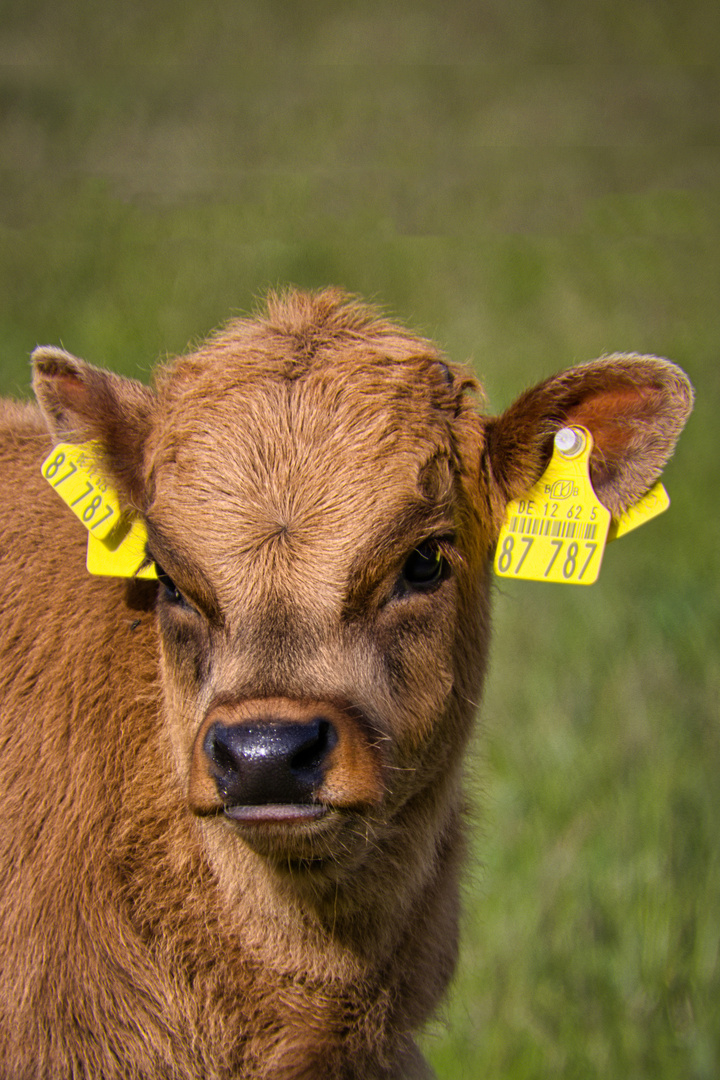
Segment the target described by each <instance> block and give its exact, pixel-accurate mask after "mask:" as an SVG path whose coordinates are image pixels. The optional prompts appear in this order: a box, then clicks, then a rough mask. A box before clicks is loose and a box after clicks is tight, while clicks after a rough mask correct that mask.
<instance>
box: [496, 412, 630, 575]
mask: <svg viewBox="0 0 720 1080" xmlns="http://www.w3.org/2000/svg"><path fill="white" fill-rule="evenodd" d="M592 446H593V442H592V436H591V434H590V432H589V431H587V430H586V429H585V428H581V427H571V428H570V427H568V428H562V429H561V430H560V431H558V432H557V434H556V436H555V443H554V447H553V455H552V458H551V459H550V462H549V464H548V467H547V469H546V470H545V472H544V473H543V475H542V476H541V477H540V479H539V480H538V482H537V483H536V484H535V486H534V487H532V488H531V489H530V491H528V493H527V495H525V496H524V497H523V498H522V499H514V500H513V501H512V502H510V503H508V506H507V509H506V512H505V519H504V521H503V526H502V528H501V530H500V536H499V538H498V544H497V550H496V552H495V563H494V567H495V573H496V574H498V575H499V576H500V577H510V578H520V579H522V580H524V581H552V582H557V583H559V584H563V585H592V584H593V582H595V581H597V578H598V574H599V573H600V564H601V562H602V557H603V552H604V550H605V544H606V542H607V535H608V528H609V526H610V511H609V510H608V509H607V508H606V507H604V506H603V504H602V503H601V502H600V500H599V499H598V497H597V495H596V494H595V492H594V490H593V486H592V484H591V483H590V474H589V461H590V452H591V450H592Z"/></svg>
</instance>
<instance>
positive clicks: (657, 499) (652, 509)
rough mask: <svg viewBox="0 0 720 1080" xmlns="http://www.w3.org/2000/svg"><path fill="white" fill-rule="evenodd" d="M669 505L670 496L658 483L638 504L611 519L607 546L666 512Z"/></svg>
mask: <svg viewBox="0 0 720 1080" xmlns="http://www.w3.org/2000/svg"><path fill="white" fill-rule="evenodd" d="M669 505H670V496H669V495H668V493H667V491H666V490H665V488H664V487H663V486H662V484H661V483H660V481H658V482H657V484H655V486H654V487H651V488H650V490H649V491H648V492H646V494H645V495H643V497H642V499H640V500H639V502H636V503H635V505H634V506H631V507H630V509H629V510H626V511H625V513H624V514H621V515H620V517H617V518H615V517H614V518H613V519H612V521H611V522H610V531H609V533H608V544H609V543H610V541H611V540H619V539H620V537H621V536H625V534H626V533H629V532H632V530H633V529H637V527H638V526H639V525H644V524H645V522H646V521H651V520H652V519H653V518H654V517H657V516H658V514H662V513H663V511H665V510H667V508H668V506H669Z"/></svg>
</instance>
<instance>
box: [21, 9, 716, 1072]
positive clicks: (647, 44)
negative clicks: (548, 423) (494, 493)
mask: <svg viewBox="0 0 720 1080" xmlns="http://www.w3.org/2000/svg"><path fill="white" fill-rule="evenodd" d="M719 21H720V8H718V5H717V2H716V0H632V2H631V3H628V2H627V0H587V2H585V3H578V2H577V0H575V2H574V3H570V2H569V0H525V2H521V0H487V2H476V3H470V2H465V0H445V2H444V3H441V2H430V0H417V2H410V0H394V2H392V3H382V2H380V0H334V2H331V0H313V3H312V4H305V3H302V2H297V0H236V2H232V0H206V2H203V3H199V2H196V3H194V4H189V3H185V2H183V0H173V2H172V3H171V2H170V0H152V3H148V2H143V3H141V2H139V0H120V2H117V3H107V4H98V3H96V2H95V0H92V2H90V0H68V2H66V3H57V2H54V3H50V2H49V0H4V3H3V5H2V8H1V9H0V382H1V385H2V389H3V391H5V392H8V393H13V394H20V395H23V394H26V393H27V392H28V356H29V353H30V351H31V350H32V348H33V347H34V346H35V344H37V343H46V342H47V343H62V344H63V345H64V346H65V347H66V348H68V349H70V350H72V351H74V352H76V353H78V354H80V355H82V356H84V357H85V358H86V359H88V360H90V361H92V362H95V363H100V364H105V365H108V366H111V367H113V368H115V369H116V370H119V371H123V372H126V373H132V374H135V375H139V376H140V377H142V378H145V377H147V376H148V373H149V371H150V369H151V367H152V364H153V362H154V360H155V359H156V358H157V357H158V356H162V355H165V354H166V353H171V352H174V351H178V350H181V349H183V348H184V347H185V345H186V343H187V342H188V340H190V339H192V338H197V337H199V336H201V335H203V334H205V333H206V332H207V331H209V330H210V329H211V328H213V327H215V326H217V325H218V324H219V323H220V322H222V321H223V320H224V319H225V318H227V317H228V316H229V315H231V314H233V313H238V312H241V311H246V310H247V309H248V308H251V307H252V306H253V304H254V303H255V301H256V299H257V297H259V296H261V295H262V293H263V292H264V291H265V290H266V289H267V288H268V287H269V286H273V285H278V284H284V283H288V282H292V283H294V284H297V285H301V286H310V287H315V286H320V285H324V284H328V283H334V284H339V285H342V286H345V287H346V288H348V289H350V290H352V291H357V292H360V293H362V294H364V295H365V296H367V297H369V298H371V299H374V300H377V301H378V302H379V303H381V304H383V305H384V306H385V307H386V308H387V309H389V310H390V311H391V312H393V313H395V314H397V315H398V316H399V317H400V318H402V319H403V320H405V321H406V322H407V323H409V324H410V325H411V326H413V327H415V328H417V329H419V330H421V331H423V332H425V333H426V334H428V335H430V336H432V337H434V338H435V339H436V340H437V341H439V342H440V344H441V345H442V346H443V348H444V349H445V350H446V351H447V353H448V354H449V355H450V356H451V357H452V358H453V359H457V360H461V361H464V360H469V361H470V362H471V363H472V364H473V365H474V367H475V370H476V371H477V373H478V374H479V375H480V377H481V378H482V379H483V381H484V383H485V386H486V388H487V393H488V397H489V402H490V407H491V408H492V409H500V408H502V407H504V406H505V405H507V404H509V402H510V401H511V400H512V398H513V397H514V396H515V395H516V394H517V393H519V392H520V390H522V389H523V388H524V387H526V386H527V385H529V384H531V383H532V382H533V381H535V380H537V379H539V378H541V377H543V376H544V375H546V374H549V373H550V372H551V371H555V370H558V369H560V368H562V367H565V366H568V365H570V364H573V363H576V362H579V361H582V360H585V359H590V358H592V357H594V356H597V355H600V354H602V353H604V352H609V351H614V350H627V351H629V350H638V351H647V352H653V353H657V354H660V355H665V356H669V357H671V358H673V359H675V360H677V361H678V362H679V363H680V364H681V365H682V366H683V367H684V368H685V369H686V370H687V371H688V373H689V375H690V377H691V378H692V380H693V382H694V384H695V386H696V389H697V407H696V411H695V413H694V415H693V417H692V419H691V421H690V424H689V426H688V428H687V430H686V433H685V434H684V436H683V438H682V439H681V441H680V445H679V449H678V451H677V454H676V456H675V458H674V459H673V461H672V462H671V464H670V465H669V467H668V469H667V470H666V474H665V481H666V486H667V487H668V489H669V491H670V494H671V498H672V500H673V505H672V507H671V509H670V511H669V512H668V513H667V514H666V515H664V516H663V517H662V518H660V519H658V520H657V521H656V522H654V523H652V524H650V525H648V526H646V527H645V528H643V529H641V530H639V531H638V532H636V533H633V534H632V535H631V536H629V537H627V539H624V540H622V541H621V542H620V543H618V544H615V545H613V546H612V547H611V548H609V549H608V552H607V554H606V558H605V564H604V567H603V572H602V575H601V577H600V581H599V582H598V584H596V585H595V586H593V587H592V588H591V589H578V588H565V587H562V586H542V585H530V584H528V585H521V584H518V583H510V584H507V583H502V584H499V585H498V588H497V597H496V618H495V622H496V635H495V644H494V649H493V664H492V672H491V676H490V679H489V683H488V687H487V693H486V698H485V705H484V711H483V722H482V726H481V732H480V737H479V739H478V741H477V748H476V750H475V752H474V756H473V760H472V762H471V765H470V768H469V777H470V781H471V786H472V788H473V790H474V793H475V796H476V821H475V825H474V829H473V847H472V862H471V866H470V872H469V875H468V879H467V887H466V890H465V901H466V915H465V920H464V938H463V943H464V944H463V952H462V962H461V965H460V969H459V972H458V977H457V980H456V983H455V986H454V990H453V993H452V995H451V997H450V1000H449V1002H448V1005H447V1007H446V1009H445V1010H444V1013H443V1015H442V1017H441V1018H440V1020H439V1021H438V1022H437V1023H435V1024H434V1025H433V1026H432V1027H431V1029H430V1031H429V1032H428V1034H427V1036H426V1039H425V1045H426V1049H427V1052H428V1054H429V1056H430V1058H431V1060H432V1061H433V1063H434V1065H435V1067H436V1069H437V1072H438V1074H439V1076H440V1077H441V1078H443V1080H451V1078H469V1080H475V1078H478V1077H482V1078H491V1080H540V1078H546V1077H553V1078H563V1080H565V1078H567V1080H571V1078H572V1080H590V1078H594V1077H597V1078H603V1080H608V1078H618V1080H635V1078H638V1080H639V1078H643V1080H644V1078H647V1080H660V1078H661V1080H670V1078H673V1080H675V1078H676V1080H695V1078H696V1080H716V1078H717V1077H718V1076H719V1075H720V1037H719V1033H720V979H719V962H720V957H719V937H720V863H719V859H718V835H719V832H720V783H719V782H718V776H719V774H720V745H719V742H720V740H719V735H718V698H719V694H718V691H719V689H720V679H719V671H720V664H719V661H718V623H719V617H718V614H719V607H718V580H719V577H720V574H719V565H718V564H719V555H718V552H719V550H720V544H719V543H718V540H719V535H718V526H719V515H718V513H717V510H716V503H717V499H718V490H719V487H718V416H719V415H720V412H719V410H720V385H719V383H720V376H719V368H718V322H719V319H718V309H719V306H720V304H719V301H720V289H719V286H720V216H719V214H718V210H719V209H720V168H719V167H720V145H719V141H718V137H719V135H720V108H719V107H718V100H719V99H720V65H719V63H718V58H719V56H720V53H719V52H718V49H719V45H720V34H719V33H718V31H719V29H720V27H719Z"/></svg>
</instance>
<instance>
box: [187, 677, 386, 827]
mask: <svg viewBox="0 0 720 1080" xmlns="http://www.w3.org/2000/svg"><path fill="white" fill-rule="evenodd" d="M381 796H382V783H381V767H380V762H379V758H378V753H377V750H376V748H375V746H374V743H373V740H372V738H371V736H370V733H369V731H368V730H367V726H366V724H365V723H364V722H363V720H362V717H361V716H360V714H359V713H358V712H357V711H355V710H352V709H349V708H347V709H343V708H340V707H338V706H337V705H335V704H332V703H330V702H298V701H293V700H290V699H287V700H286V699H281V698H273V699H256V700H246V701H240V702H231V703H225V702H223V703H220V704H216V705H214V706H213V707H212V708H211V709H210V710H209V711H208V713H207V715H206V716H205V719H204V721H203V723H202V724H201V726H200V729H199V731H198V733H197V735H196V738H195V742H194V746H193V751H192V760H191V768H190V786H189V800H190V805H191V806H192V808H193V809H194V810H195V811H196V812H198V813H213V812H218V811H221V810H222V811H224V812H225V814H226V815H227V816H228V817H229V818H232V819H233V820H235V821H239V822H240V821H248V822H258V821H263V820H267V821H277V822H288V821H303V820H313V819H314V818H318V817H322V816H324V815H325V814H326V813H327V812H328V810H330V809H333V808H347V807H358V806H362V805H367V804H372V803H376V802H378V801H379V800H380V798H381Z"/></svg>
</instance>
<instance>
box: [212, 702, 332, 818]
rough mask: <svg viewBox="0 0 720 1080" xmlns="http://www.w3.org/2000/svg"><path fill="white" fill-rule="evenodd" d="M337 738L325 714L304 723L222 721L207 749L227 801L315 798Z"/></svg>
mask: <svg viewBox="0 0 720 1080" xmlns="http://www.w3.org/2000/svg"><path fill="white" fill-rule="evenodd" d="M336 743H337V733H336V731H335V728H334V727H333V725H332V724H331V723H330V721H329V720H326V719H325V718H324V717H316V718H313V719H312V720H310V721H309V722H308V723H302V724H290V723H287V724H284V723H274V722H272V721H269V722H266V721H263V722H257V723H245V724H227V725H226V724H223V723H221V722H220V721H216V722H215V723H214V724H211V726H210V727H209V728H208V730H207V733H206V735H205V739H204V741H203V750H204V752H205V754H206V756H207V758H208V761H209V763H210V772H211V774H212V776H213V778H214V780H215V784H216V786H217V790H218V795H219V796H220V798H221V799H222V800H223V802H224V803H225V805H226V806H262V805H265V804H283V803H284V804H298V803H310V802H312V801H313V795H314V793H315V792H316V791H317V790H318V788H319V787H320V786H321V784H322V782H323V778H324V775H325V769H326V767H327V763H328V757H329V755H330V752H331V750H332V749H333V747H334V746H335V745H336Z"/></svg>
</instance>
